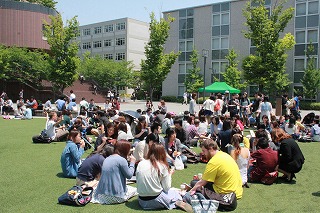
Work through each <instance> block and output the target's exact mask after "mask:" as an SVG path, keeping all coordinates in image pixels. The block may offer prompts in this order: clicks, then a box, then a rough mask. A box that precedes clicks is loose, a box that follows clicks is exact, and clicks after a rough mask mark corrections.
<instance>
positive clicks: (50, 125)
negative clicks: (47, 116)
mask: <svg viewBox="0 0 320 213" xmlns="http://www.w3.org/2000/svg"><path fill="white" fill-rule="evenodd" d="M55 124H56V122H54V121H53V120H48V121H47V123H46V130H47V135H48V137H50V138H51V139H52V140H54V139H55V137H56V127H55V126H54V125H55Z"/></svg>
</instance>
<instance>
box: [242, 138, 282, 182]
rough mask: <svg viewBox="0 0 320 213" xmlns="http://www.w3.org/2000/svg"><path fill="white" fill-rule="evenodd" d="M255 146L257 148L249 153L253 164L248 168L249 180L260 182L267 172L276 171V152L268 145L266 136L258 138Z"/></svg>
mask: <svg viewBox="0 0 320 213" xmlns="http://www.w3.org/2000/svg"><path fill="white" fill-rule="evenodd" d="M257 146H258V148H259V149H258V150H257V151H255V152H253V153H252V155H251V158H253V159H254V160H255V164H254V165H252V166H250V168H249V170H248V179H249V181H250V182H260V181H261V179H262V178H263V177H264V176H265V175H266V174H267V173H271V172H274V171H276V169H277V165H278V153H277V151H274V150H272V149H271V148H270V147H269V142H268V139H267V138H265V137H260V138H258V143H257Z"/></svg>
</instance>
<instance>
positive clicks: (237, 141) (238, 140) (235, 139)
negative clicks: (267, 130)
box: [231, 133, 243, 159]
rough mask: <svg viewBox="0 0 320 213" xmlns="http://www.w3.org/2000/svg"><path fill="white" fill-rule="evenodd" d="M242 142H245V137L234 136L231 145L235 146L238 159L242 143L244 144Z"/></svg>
mask: <svg viewBox="0 0 320 213" xmlns="http://www.w3.org/2000/svg"><path fill="white" fill-rule="evenodd" d="M242 141H243V136H242V135H240V134H238V133H237V134H234V135H233V136H232V138H231V144H232V145H233V146H234V148H236V150H235V154H236V159H238V156H239V155H240V153H241V147H240V143H242Z"/></svg>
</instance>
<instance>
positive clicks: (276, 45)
mask: <svg viewBox="0 0 320 213" xmlns="http://www.w3.org/2000/svg"><path fill="white" fill-rule="evenodd" d="M250 3H251V2H248V3H247V5H246V8H245V9H244V12H243V14H244V16H245V18H246V19H247V21H246V23H245V25H246V26H247V27H248V30H247V31H244V36H245V38H248V39H251V42H252V44H254V45H255V46H256V52H255V54H254V55H249V56H248V57H246V58H245V59H244V60H243V64H242V69H243V70H244V78H245V79H246V80H247V81H248V83H250V84H257V85H258V86H259V90H260V91H264V92H267V93H272V94H274V93H276V92H281V91H283V90H285V89H287V88H288V86H289V84H290V81H289V79H288V75H287V74H285V73H286V69H285V63H286V59H287V55H286V54H285V53H286V51H287V50H289V49H291V48H292V47H293V46H294V44H295V42H294V37H293V36H292V35H291V34H290V33H287V34H284V37H283V38H282V39H280V33H282V32H283V31H284V29H285V27H286V26H287V24H288V22H289V21H290V20H291V19H292V17H293V11H294V9H293V8H292V7H290V8H287V9H285V10H283V4H284V3H285V1H284V0H280V1H279V2H278V4H277V5H275V6H274V7H273V8H272V10H271V14H270V15H269V11H268V10H267V9H266V8H265V0H255V1H254V3H255V5H254V6H252V5H251V4H250Z"/></svg>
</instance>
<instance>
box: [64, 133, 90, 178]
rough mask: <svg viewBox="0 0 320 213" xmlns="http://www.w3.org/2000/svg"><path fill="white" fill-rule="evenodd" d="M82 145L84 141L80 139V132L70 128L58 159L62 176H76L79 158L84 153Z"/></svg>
mask: <svg viewBox="0 0 320 213" xmlns="http://www.w3.org/2000/svg"><path fill="white" fill-rule="evenodd" d="M84 146H85V143H84V141H83V140H82V139H81V133H80V132H79V131H78V130H75V129H73V130H71V131H70V133H69V135H68V141H67V144H66V147H65V148H64V150H63V151H62V154H61V159H60V162H61V168H62V172H63V176H64V177H69V178H74V177H76V176H77V173H78V169H79V165H80V158H81V156H82V155H83V153H84Z"/></svg>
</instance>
